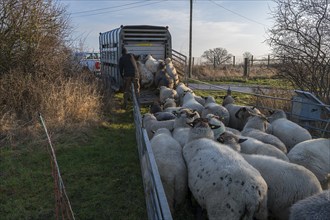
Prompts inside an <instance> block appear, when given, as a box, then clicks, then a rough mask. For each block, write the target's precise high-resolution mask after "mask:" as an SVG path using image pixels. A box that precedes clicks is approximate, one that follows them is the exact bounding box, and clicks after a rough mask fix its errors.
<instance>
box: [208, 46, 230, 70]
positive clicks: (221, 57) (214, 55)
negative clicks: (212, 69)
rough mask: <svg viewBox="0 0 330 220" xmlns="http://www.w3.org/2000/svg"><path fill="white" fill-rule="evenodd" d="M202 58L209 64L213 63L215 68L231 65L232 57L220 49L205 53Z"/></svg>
mask: <svg viewBox="0 0 330 220" xmlns="http://www.w3.org/2000/svg"><path fill="white" fill-rule="evenodd" d="M202 57H203V58H205V59H206V60H207V61H208V62H210V63H213V64H214V65H215V66H219V65H221V64H225V63H229V62H230V60H231V58H232V55H231V54H229V53H228V51H227V50H226V49H224V48H221V47H218V48H214V49H209V50H207V51H204V53H203V55H202Z"/></svg>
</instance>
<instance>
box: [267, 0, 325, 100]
mask: <svg viewBox="0 0 330 220" xmlns="http://www.w3.org/2000/svg"><path fill="white" fill-rule="evenodd" d="M273 1H274V2H275V3H277V7H276V8H275V9H274V10H273V11H272V16H273V18H274V20H275V23H274V26H273V27H272V28H271V29H270V30H269V38H268V39H267V40H268V43H269V44H270V46H271V47H272V49H273V52H274V54H275V55H276V56H278V57H279V58H280V59H282V60H283V64H282V65H279V74H280V75H281V76H283V77H284V78H286V79H288V80H289V81H290V82H292V83H293V84H294V85H295V86H297V87H298V88H300V89H301V90H305V91H309V92H312V93H314V94H315V95H316V96H318V97H319V98H320V99H321V100H323V101H324V102H325V103H327V104H329V103H330V89H329V88H330V76H329V75H330V11H329V6H330V4H329V0H313V1H311V0H308V1H300V0H273Z"/></svg>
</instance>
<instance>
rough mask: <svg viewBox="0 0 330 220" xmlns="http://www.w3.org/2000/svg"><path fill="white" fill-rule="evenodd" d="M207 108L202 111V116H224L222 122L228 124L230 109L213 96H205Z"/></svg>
mask: <svg viewBox="0 0 330 220" xmlns="http://www.w3.org/2000/svg"><path fill="white" fill-rule="evenodd" d="M204 106H205V108H204V109H203V111H202V114H201V117H202V118H205V117H206V115H207V114H214V115H217V116H219V117H220V118H222V122H223V123H224V124H225V125H226V126H228V124H229V117H230V116H229V112H228V110H227V109H226V108H225V107H223V106H221V105H219V104H217V103H216V101H215V99H214V97H213V96H208V97H206V98H205V105H204Z"/></svg>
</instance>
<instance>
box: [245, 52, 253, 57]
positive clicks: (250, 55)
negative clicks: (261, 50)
mask: <svg viewBox="0 0 330 220" xmlns="http://www.w3.org/2000/svg"><path fill="white" fill-rule="evenodd" d="M252 56H253V55H252V53H250V52H248V51H246V52H244V53H243V58H249V59H251V57H252Z"/></svg>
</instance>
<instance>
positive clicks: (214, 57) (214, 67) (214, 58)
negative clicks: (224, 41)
mask: <svg viewBox="0 0 330 220" xmlns="http://www.w3.org/2000/svg"><path fill="white" fill-rule="evenodd" d="M215 59H216V58H215V56H214V57H213V68H214V69H215V67H216V65H215Z"/></svg>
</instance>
